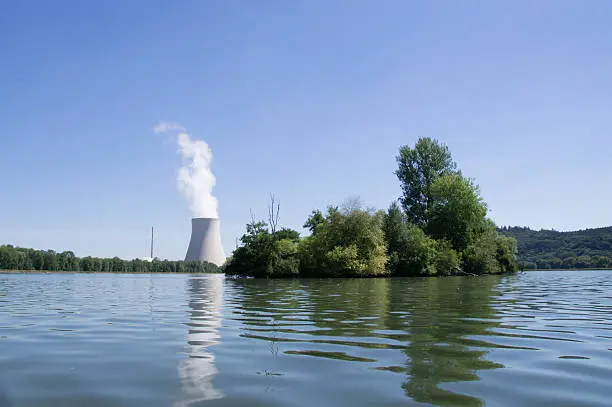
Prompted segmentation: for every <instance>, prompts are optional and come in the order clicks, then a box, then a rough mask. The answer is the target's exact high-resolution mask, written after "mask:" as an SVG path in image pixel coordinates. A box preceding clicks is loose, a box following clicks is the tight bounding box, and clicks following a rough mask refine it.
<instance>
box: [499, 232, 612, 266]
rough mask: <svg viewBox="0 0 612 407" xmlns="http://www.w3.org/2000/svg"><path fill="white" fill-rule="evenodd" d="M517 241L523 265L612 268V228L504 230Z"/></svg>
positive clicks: (521, 264)
mask: <svg viewBox="0 0 612 407" xmlns="http://www.w3.org/2000/svg"><path fill="white" fill-rule="evenodd" d="M498 231H499V232H500V233H502V234H505V235H508V236H512V237H514V238H515V239H516V242H517V246H518V262H519V266H520V267H521V268H523V269H525V270H533V269H582V268H612V227H605V228H597V229H586V230H579V231H575V232H558V231H556V230H539V231H537V230H532V229H529V228H527V227H503V228H499V229H498Z"/></svg>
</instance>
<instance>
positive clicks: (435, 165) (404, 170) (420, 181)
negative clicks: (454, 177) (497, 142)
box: [395, 137, 457, 227]
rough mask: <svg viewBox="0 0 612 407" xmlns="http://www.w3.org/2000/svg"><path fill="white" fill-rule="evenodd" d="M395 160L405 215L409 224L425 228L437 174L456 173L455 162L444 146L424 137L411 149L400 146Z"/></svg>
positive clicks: (439, 175) (438, 175)
mask: <svg viewBox="0 0 612 407" xmlns="http://www.w3.org/2000/svg"><path fill="white" fill-rule="evenodd" d="M396 160H397V164H398V169H397V170H396V172H395V175H396V176H397V177H398V179H399V181H400V183H401V187H402V193H403V195H402V197H401V203H402V206H403V208H404V211H405V213H406V217H407V219H408V221H409V222H410V223H413V224H415V225H417V226H420V227H425V226H427V224H428V222H429V208H430V206H431V203H432V201H433V196H432V191H431V186H432V184H433V183H434V182H435V181H436V179H437V178H438V177H441V176H443V175H448V174H452V173H454V172H456V167H457V164H456V163H455V162H454V161H453V158H452V156H451V154H450V151H449V150H448V147H447V146H446V145H443V144H440V143H439V142H438V141H436V140H433V139H431V138H427V137H426V138H420V139H419V140H418V141H417V143H416V144H415V146H414V148H411V147H409V146H402V147H401V148H400V150H399V155H398V156H397V157H396Z"/></svg>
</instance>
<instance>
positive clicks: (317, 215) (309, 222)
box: [303, 210, 325, 234]
mask: <svg viewBox="0 0 612 407" xmlns="http://www.w3.org/2000/svg"><path fill="white" fill-rule="evenodd" d="M324 222H325V217H324V216H323V214H322V213H321V211H319V210H314V211H312V213H311V214H310V216H309V217H308V219H306V222H305V223H304V226H303V227H304V228H305V229H308V230H310V233H312V234H315V233H316V231H317V226H319V225H320V224H322V223H324Z"/></svg>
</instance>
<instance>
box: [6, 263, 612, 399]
mask: <svg viewBox="0 0 612 407" xmlns="http://www.w3.org/2000/svg"><path fill="white" fill-rule="evenodd" d="M610 383H612V272H606V271H559V272H530V273H522V274H518V275H514V276H505V277H499V276H487V277H477V278H474V277H452V278H430V279H399V278H398V279H367V280H343V279H337V280H282V281H280V280H272V281H263V280H232V279H225V278H224V277H223V276H218V275H209V276H188V275H126V274H89V275H88V274H0V407H4V406H11V407H16V406H43V405H44V406H53V407H55V406H57V407H59V406H62V407H70V406H79V407H81V406H100V407H106V406H109V407H110V406H140V405H142V406H188V405H192V406H198V405H207V406H208V405H210V406H243V405H249V406H304V407H306V406H309V407H310V406H313V405H316V406H340V405H346V406H371V405H376V406H425V405H435V406H462V407H463V406H466V407H476V406H485V405H486V406H517V405H520V406H543V405H546V406H610V400H611V399H612V386H611V385H610Z"/></svg>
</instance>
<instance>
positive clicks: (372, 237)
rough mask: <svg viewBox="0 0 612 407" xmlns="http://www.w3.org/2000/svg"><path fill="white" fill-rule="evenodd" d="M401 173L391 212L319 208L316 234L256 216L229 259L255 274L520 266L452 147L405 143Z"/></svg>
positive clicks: (239, 270)
mask: <svg viewBox="0 0 612 407" xmlns="http://www.w3.org/2000/svg"><path fill="white" fill-rule="evenodd" d="M396 159H397V164H398V168H397V170H396V172H395V174H396V175H397V177H398V179H399V181H400V186H401V190H402V195H401V197H400V199H399V203H397V202H393V203H392V204H391V205H390V206H389V208H388V209H387V211H381V210H373V209H367V208H363V207H362V206H361V205H360V204H358V203H356V202H348V203H346V204H344V205H342V206H330V207H328V208H327V209H326V210H325V211H319V210H315V211H313V212H312V213H311V215H310V216H309V217H308V219H306V221H305V223H304V227H305V228H307V229H308V230H310V235H309V236H306V237H300V235H299V233H298V232H297V231H295V230H292V229H288V228H282V227H279V225H278V210H279V207H278V204H277V203H275V202H274V199H272V200H271V204H270V206H269V208H268V210H269V214H268V215H269V216H268V220H267V222H264V221H256V220H254V219H251V222H249V223H248V224H247V226H246V233H245V234H244V235H243V236H242V237H241V238H240V245H239V246H238V247H237V248H236V250H235V251H234V252H233V254H232V256H231V257H230V258H229V259H228V261H227V262H226V264H225V266H224V271H225V273H226V274H227V275H236V276H252V277H378V276H445V275H457V274H459V275H465V274H470V275H480V274H487V273H492V274H496V273H506V272H514V271H516V270H517V261H516V257H517V249H516V241H515V239H514V238H512V237H509V236H505V235H502V234H499V233H498V232H497V230H496V227H495V224H494V223H493V221H491V220H490V219H488V218H487V205H486V203H485V202H484V201H483V199H482V197H481V196H480V191H479V189H478V186H477V185H476V184H475V183H474V181H473V180H472V179H470V178H466V177H465V176H464V175H463V174H462V173H461V171H460V170H459V169H458V168H457V164H456V163H455V161H454V160H453V158H452V156H451V153H450V152H449V150H448V147H447V146H445V145H443V144H441V143H439V142H438V141H436V140H433V139H430V138H421V139H419V140H418V141H417V143H416V144H415V145H414V147H410V146H403V147H401V148H400V150H399V155H398V156H397V157H396Z"/></svg>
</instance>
